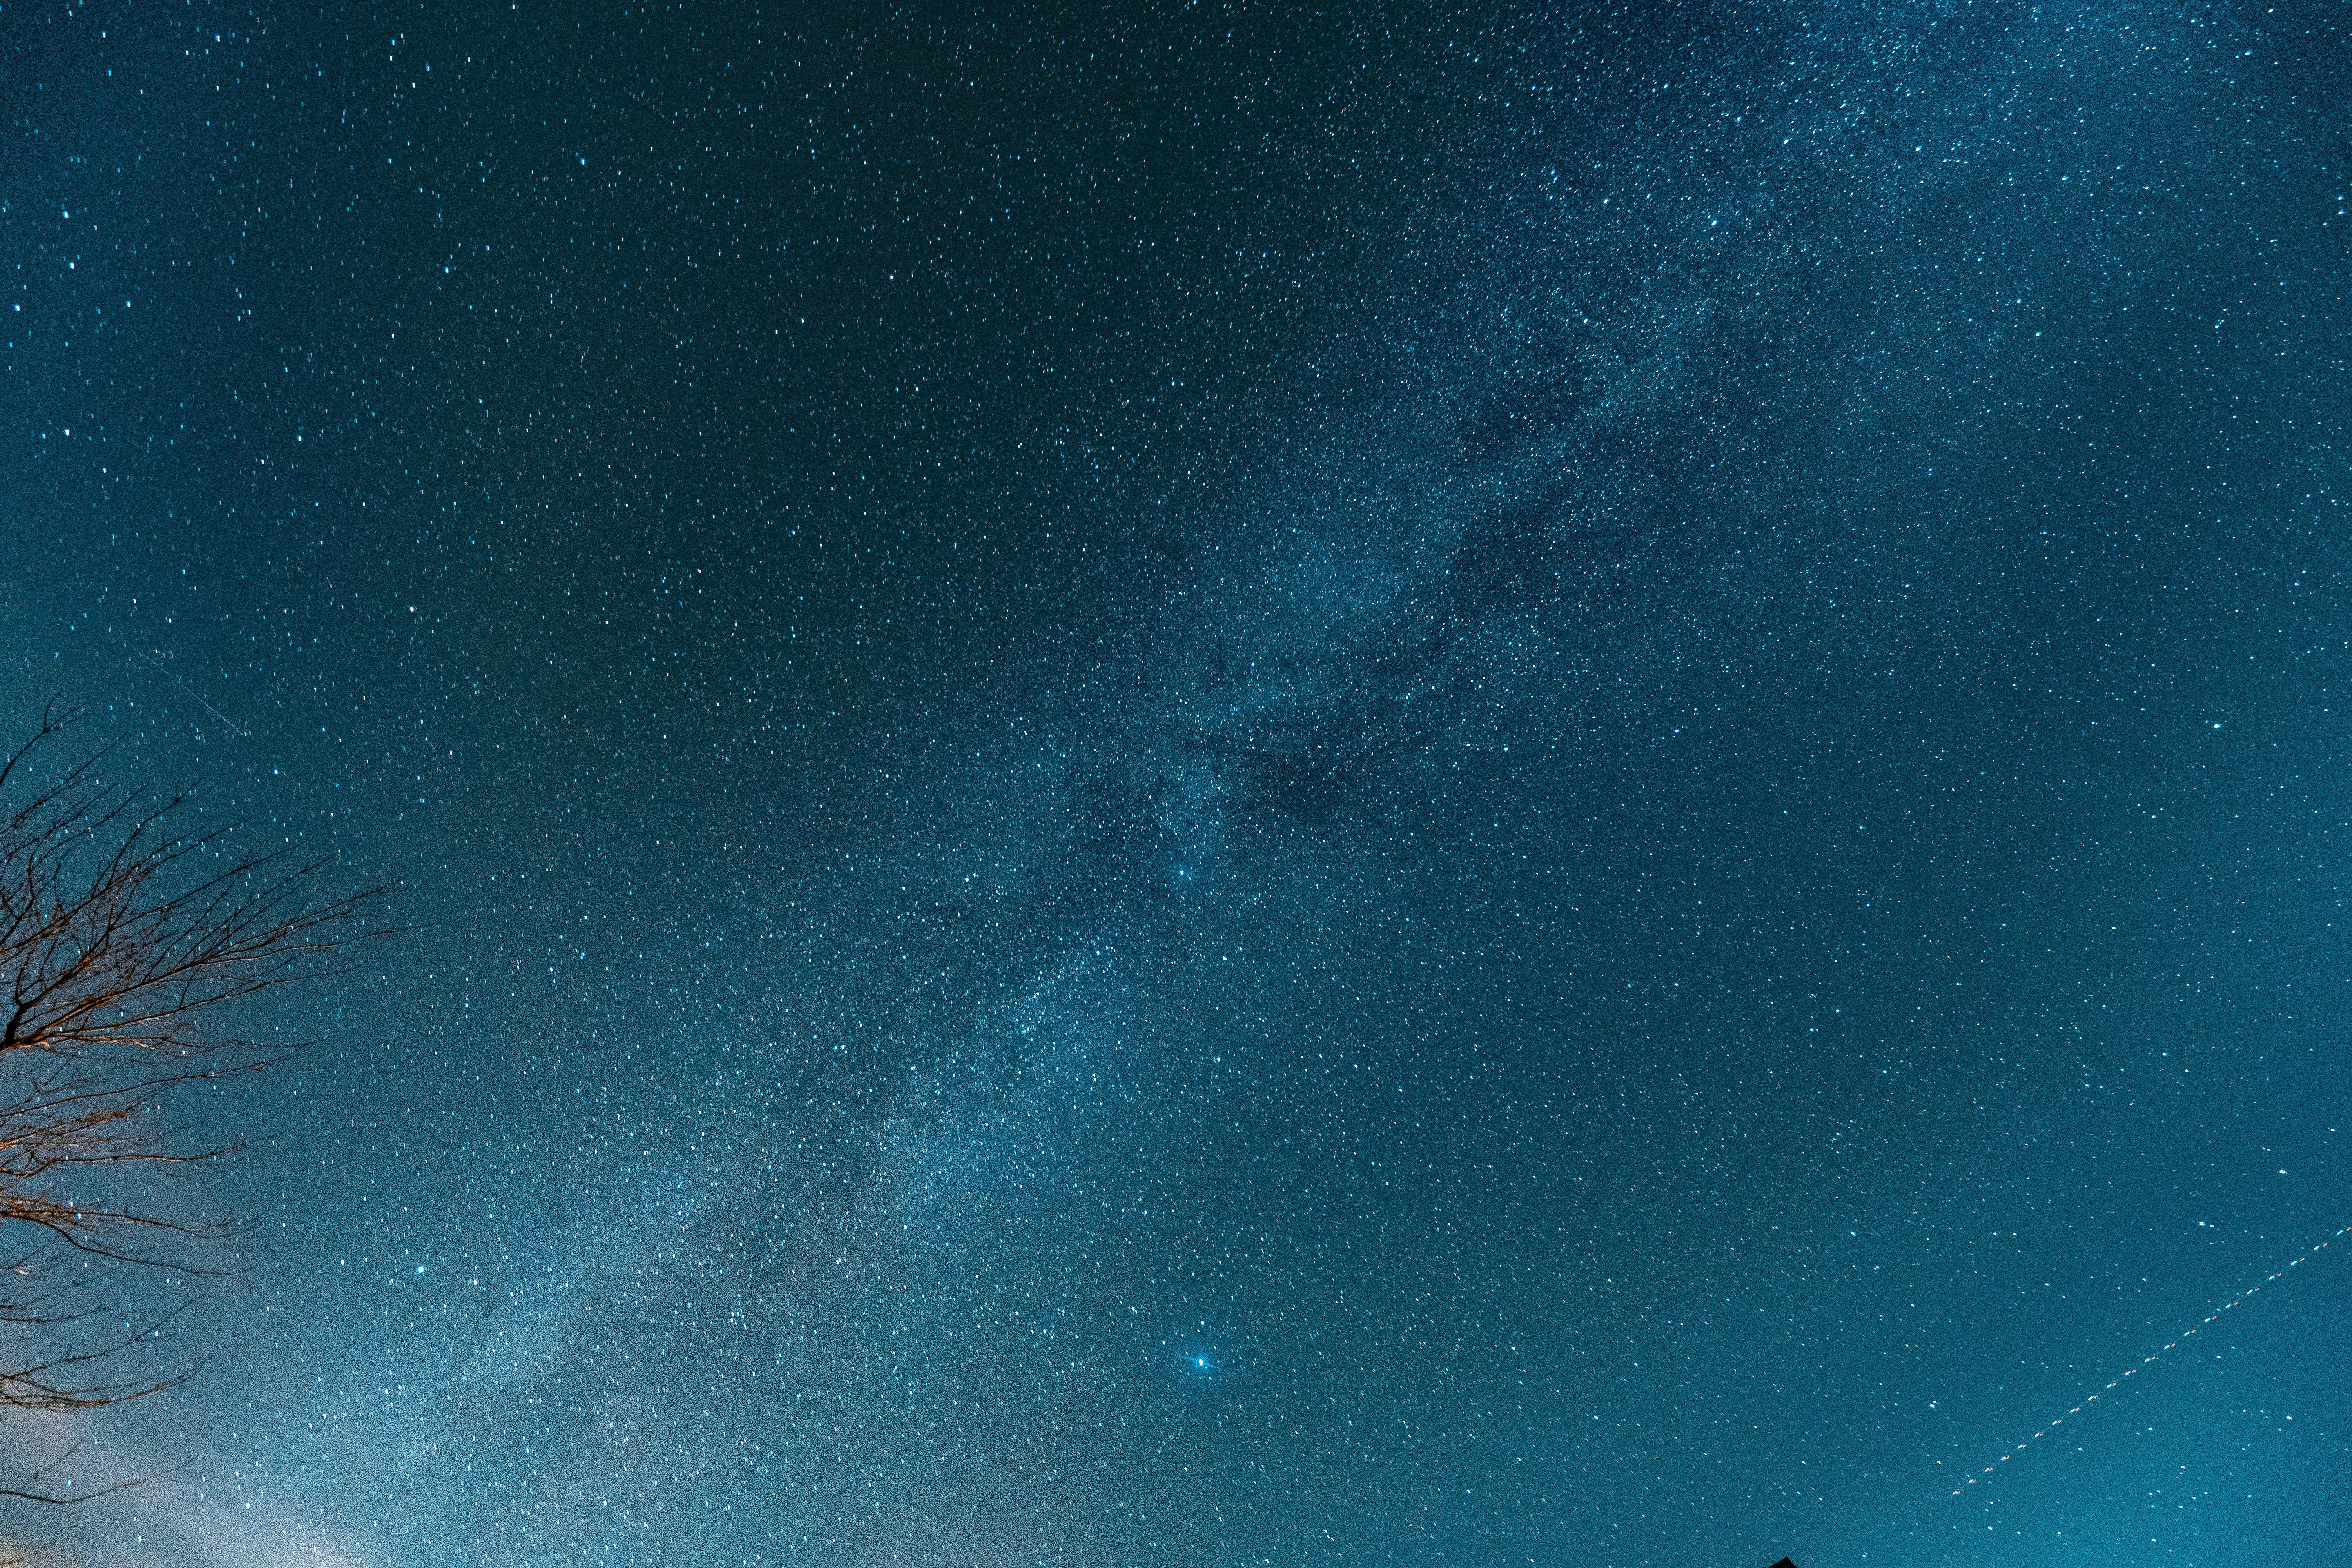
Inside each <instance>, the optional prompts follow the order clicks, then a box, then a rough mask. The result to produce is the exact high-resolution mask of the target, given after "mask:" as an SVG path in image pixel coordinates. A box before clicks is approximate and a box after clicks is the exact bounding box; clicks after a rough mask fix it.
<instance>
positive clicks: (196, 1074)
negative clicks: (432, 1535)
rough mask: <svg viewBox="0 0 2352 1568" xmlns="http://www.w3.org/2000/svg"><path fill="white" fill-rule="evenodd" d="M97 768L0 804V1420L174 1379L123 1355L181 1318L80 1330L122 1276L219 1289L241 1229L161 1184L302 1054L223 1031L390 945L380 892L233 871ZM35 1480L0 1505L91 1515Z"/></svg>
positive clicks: (153, 1389) (299, 876)
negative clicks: (377, 910)
mask: <svg viewBox="0 0 2352 1568" xmlns="http://www.w3.org/2000/svg"><path fill="white" fill-rule="evenodd" d="M73 718H74V715H72V714H70V713H68V714H64V715H58V714H57V713H56V712H55V711H54V710H52V711H51V712H48V713H45V714H43V716H42V719H41V723H40V727H39V729H38V731H37V732H36V733H35V735H34V736H33V738H32V739H31V740H29V741H27V742H26V743H25V744H24V745H23V746H21V747H20V748H18V750H17V751H16V752H15V753H14V754H13V755H12V756H10V757H9V758H8V760H7V762H6V763H5V764H0V802H5V801H6V800H7V799H8V798H9V797H10V796H11V795H15V794H17V793H20V792H22V791H23V790H24V789H25V788H26V785H25V783H24V779H25V775H26V774H27V773H31V772H32V771H33V770H34V769H35V767H36V766H37V765H38V764H39V762H40V760H41V758H42V757H43V755H44V754H45V753H46V752H47V750H48V749H50V748H51V747H52V746H53V745H54V743H55V742H57V740H58V736H59V734H60V733H61V731H64V730H65V729H66V728H67V727H68V725H69V724H70V723H71V722H72V721H73ZM108 756H109V752H108V751H107V750H105V749H101V750H100V751H98V752H95V753H93V754H91V755H89V756H87V757H85V758H84V759H83V760H82V761H80V762H79V763H76V764H74V765H71V766H69V767H67V768H66V769H65V770H64V771H63V772H62V773H60V774H58V775H56V776H54V777H52V778H51V779H50V781H49V782H47V783H46V784H38V785H37V786H32V787H31V788H30V793H29V795H27V796H26V799H25V800H24V803H23V804H22V805H17V806H14V807H11V806H8V805H5V804H0V814H5V815H0V1015H4V1017H0V1407H5V1406H13V1407H15V1408H16V1409H20V1410H45V1411H72V1410H89V1409H92V1408H95V1407H97V1406H100V1405H115V1404H120V1403H121V1402H123V1401H125V1400H131V1399H137V1398H140V1397H142V1396H143V1395H146V1394H155V1393H159V1392H161V1391H162V1390H163V1389H166V1388H170V1387H173V1385H175V1384H178V1383H180V1382H181V1381H183V1380H184V1378H185V1377H186V1376H187V1372H186V1370H181V1371H178V1372H160V1373H159V1372H154V1371H152V1370H149V1369H148V1368H146V1367H143V1366H134V1365H133V1364H131V1363H133V1362H143V1361H145V1360H146V1358H144V1357H135V1358H126V1357H125V1352H129V1351H131V1349H132V1348H133V1347H134V1346H137V1345H139V1344H140V1343H141V1342H143V1341H149V1340H151V1339H152V1338H154V1337H156V1336H158V1335H159V1334H160V1332H161V1331H162V1328H163V1324H164V1323H165V1322H167V1321H169V1320H170V1319H171V1318H172V1317H174V1316H176V1315H177V1313H178V1311H179V1310H181V1309H178V1308H174V1309H172V1310H168V1311H164V1312H163V1313H161V1314H160V1315H158V1316H151V1317H147V1318H143V1319H141V1318H133V1319H131V1320H129V1323H130V1326H128V1327H126V1328H122V1329H120V1330H111V1331H106V1332H100V1333H96V1334H95V1335H92V1334H91V1333H90V1331H92V1330H94V1329H95V1328H96V1327H97V1324H98V1323H99V1321H100V1320H106V1319H113V1318H116V1317H119V1315H120V1313H121V1311H122V1310H123V1309H122V1303H121V1300H117V1299H115V1297H114V1295H113V1293H112V1291H110V1289H109V1284H108V1282H109V1281H117V1282H120V1281H119V1277H120V1275H121V1268H123V1267H124V1266H126V1265H127V1266H132V1267H134V1268H139V1269H157V1270H164V1271H170V1272H175V1273H179V1274H182V1275H205V1274H210V1273H215V1272H216V1270H215V1269H212V1268H206V1267H205V1266H204V1265H203V1263H202V1258H203V1257H204V1255H205V1244H207V1243H218V1242H221V1241H223V1240H225V1239H226V1238H227V1237H231V1236H233V1235H235V1234H236V1230H237V1225H236V1221H235V1220H234V1219H233V1218H231V1217H229V1216H227V1215H205V1214H201V1213H193V1214H192V1213H188V1212H184V1211H182V1210H181V1209H178V1208H176V1207H174V1206H173V1205H172V1204H170V1203H168V1202H165V1201H164V1198H163V1194H167V1193H169V1192H171V1191H173V1188H174V1187H175V1186H176V1184H173V1183H171V1182H169V1181H164V1182H159V1181H158V1180H157V1178H159V1177H166V1178H168V1177H175V1176H176V1177H186V1176H192V1175H194V1174H196V1173H200V1172H201V1170H202V1168H203V1167H205V1165H207V1164H209V1163H212V1162H215V1161H217V1160H220V1159H222V1158H224V1157H226V1156H227V1155H230V1154H233V1153H236V1152H238V1151H239V1150H241V1149H243V1148H245V1147H246V1146H247V1145H246V1141H245V1140H244V1139H242V1138H238V1137H228V1138H219V1137H215V1136H214V1135H212V1134H210V1133H207V1132H205V1131H204V1130H203V1128H202V1127H201V1126H200V1125H198V1124H196V1123H194V1122H192V1121H184V1120H181V1119H180V1118H182V1117H183V1116H184V1115H185V1114H186V1112H187V1109H188V1107H187V1091H189V1090H191V1089H194V1088H196V1087H197V1086H199V1085H204V1084H208V1083H214V1082H216V1081H218V1080H221V1079H228V1078H232V1077H235V1076H236V1075H238V1074H243V1073H249V1072H257V1071H260V1070H262V1069H263V1068H269V1067H273V1066H276V1065H277V1064H278V1063H280V1062H282V1061H284V1060H286V1059H287V1058H288V1057H289V1056H291V1055H292V1054H294V1052H295V1051H297V1050H299V1048H300V1047H299V1046H284V1045H270V1044H265V1043H263V1042H260V1041H257V1040H255V1039H252V1038H249V1037H246V1036H243V1035H240V1034H237V1033H236V1032H235V1030H234V1028H233V1027H225V1026H233V1025H234V1024H235V1023H236V1017H235V1014H236V1011H237V1010H238V1009H237V1008H236V1004H239V1003H243V1002H246V1001H248V1000H249V999H251V998H253V997H255V996H257V995H258V994H261V993H263V992H265V991H268V990H270V989H272V988H274V987H277V986H279V985H284V984H290V983H292V982H295V981H298V980H303V979H309V978H313V977H317V976H319V975H321V974H323V973H329V972H330V971H331V966H332V963H333V962H334V959H335V956H336V955H337V954H338V953H340V952H342V951H343V950H344V949H346V948H348V947H349V946H350V945H351V944H352V942H356V941H359V940H361V939H362V938H363V937H366V936H369V935H373V934H381V932H379V931H371V930H369V929H368V927H367V924H366V922H365V920H364V916H365V915H366V913H367V912H368V910H369V908H370V906H372V904H373V901H374V900H375V899H376V898H377V897H378V896H379V893H380V891H381V890H380V889H368V890H366V891H362V892H358V893H353V894H349V895H346V896H342V897H329V898H325V899H320V898H318V897H315V896H314V894H313V889H314V888H315V887H316V886H317V884H318V881H319V879H320V872H321V870H322V867H321V866H320V864H319V863H317V862H304V861H298V860H295V859H293V858H289V857H288V856H286V855H285V854H283V853H273V854H264V855H259V856H238V855H236V854H234V853H232V852H231V851H230V848H229V844H228V838H227V835H228V833H229V831H230V830H229V829H227V828H223V827H215V828H192V827H191V826H188V817H189V815H190V813H189V812H188V810H187V809H186V808H187V796H186V795H184V794H182V795H158V794H155V793H153V792H151V791H149V790H147V789H145V788H143V787H136V786H134V787H128V788H126V787H123V786H121V785H118V784H112V783H110V782H109V781H108V780H107V778H106V777H105V776H104V773H103V772H102V769H103V766H104V764H105V763H106V762H107V759H108ZM151 1194H155V1195H153V1196H151ZM48 1468H54V1467H53V1466H52V1467H44V1469H43V1471H42V1472H41V1474H46V1473H47V1469H48ZM41 1474H37V1475H35V1476H34V1477H33V1478H32V1479H31V1481H30V1482H29V1483H28V1486H27V1488H26V1489H6V1488H0V1497H14V1498H23V1499H27V1500H37V1501H42V1502H60V1503H61V1502H66V1501H69V1500H70V1501H77V1502H78V1501H81V1500H83V1499H82V1498H81V1497H79V1496H76V1497H74V1498H71V1499H67V1498H62V1497H55V1496H51V1495H49V1494H48V1493H47V1492H46V1491H43V1490H40V1489H38V1488H39V1485H40V1479H41ZM105 1490H112V1488H109V1489H102V1490H100V1491H98V1492H93V1493H91V1494H89V1495H90V1496H91V1497H97V1496H102V1495H104V1491H105Z"/></svg>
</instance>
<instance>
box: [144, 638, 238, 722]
mask: <svg viewBox="0 0 2352 1568" xmlns="http://www.w3.org/2000/svg"><path fill="white" fill-rule="evenodd" d="M125 646H126V647H127V646H128V645H127V644H126V645H125ZM131 652H132V653H134V654H138V655H139V657H140V658H143V659H146V660H147V662H148V663H149V664H152V665H153V666H154V667H155V668H156V669H157V670H159V671H161V672H162V674H163V679H166V680H168V681H170V682H171V683H172V684H173V685H174V686H176V687H178V688H179V689H181V690H183V691H184V692H186V693H187V694H188V695H189V697H191V698H192V699H194V701H195V704H196V706H197V707H199V708H201V709H203V710H205V712H207V713H209V714H211V715H212V716H213V717H214V718H215V719H217V720H219V721H221V722H222V723H224V724H226V725H227V726H228V727H229V728H230V729H232V730H236V732H237V733H238V734H239V735H241V736H243V737H244V738H245V739H247V740H248V741H250V740H251V739H253V731H250V730H245V729H240V728H239V727H238V725H237V722H236V720H234V719H232V718H230V717H229V716H228V715H227V714H226V713H224V712H222V711H221V710H219V709H217V708H215V707H214V706H213V705H212V704H211V703H209V702H207V701H205V700H204V699H203V698H202V697H200V696H198V695H197V693H196V689H195V688H194V687H193V686H190V685H189V684H188V683H187V682H186V681H184V680H182V679H180V678H179V677H178V676H176V675H173V673H172V672H171V671H170V670H169V669H166V668H164V667H163V661H162V660H160V659H157V658H152V657H150V656H149V655H147V654H143V653H140V652H139V650H138V649H137V648H135V647H134V648H131Z"/></svg>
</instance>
